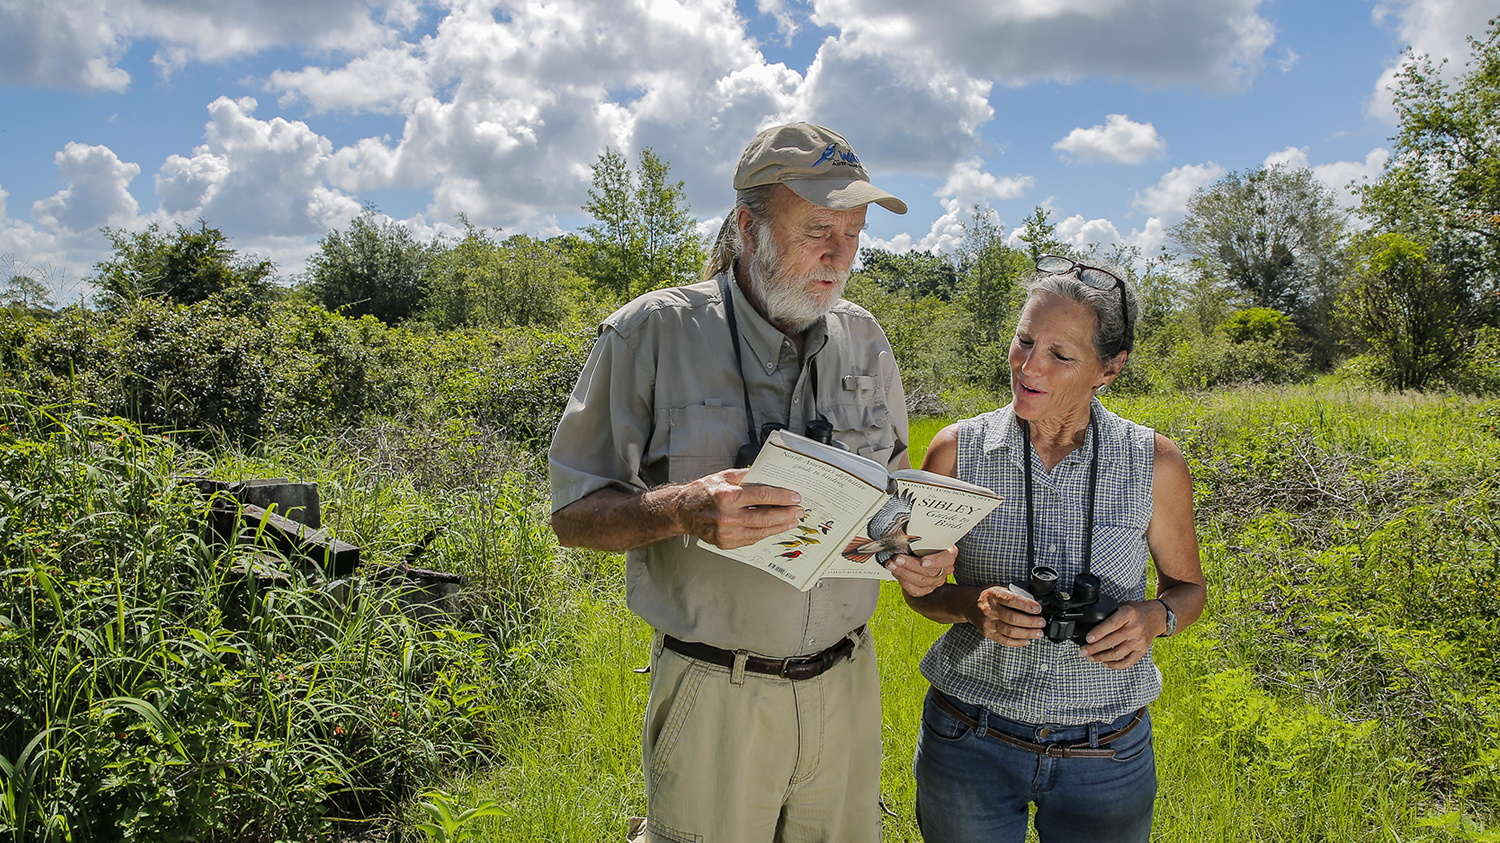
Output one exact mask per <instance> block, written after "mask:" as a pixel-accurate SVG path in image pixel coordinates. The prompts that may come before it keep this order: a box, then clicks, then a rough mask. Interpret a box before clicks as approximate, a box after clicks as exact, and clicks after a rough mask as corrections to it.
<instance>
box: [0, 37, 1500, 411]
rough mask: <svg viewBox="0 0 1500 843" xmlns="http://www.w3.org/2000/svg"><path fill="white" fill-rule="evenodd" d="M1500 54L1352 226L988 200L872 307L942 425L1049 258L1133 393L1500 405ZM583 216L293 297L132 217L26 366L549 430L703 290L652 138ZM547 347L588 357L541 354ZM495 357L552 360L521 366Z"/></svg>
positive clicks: (991, 388)
mask: <svg viewBox="0 0 1500 843" xmlns="http://www.w3.org/2000/svg"><path fill="white" fill-rule="evenodd" d="M1497 39H1500V27H1497V25H1496V23H1495V22H1493V21H1492V22H1491V24H1490V27H1489V29H1488V30H1487V32H1486V34H1485V35H1484V37H1483V38H1471V39H1470V42H1471V47H1472V58H1471V60H1470V62H1469V63H1468V65H1467V67H1466V69H1465V71H1464V72H1462V73H1461V74H1458V75H1457V76H1456V78H1455V79H1454V80H1453V81H1452V82H1445V81H1444V80H1443V78H1442V76H1441V74H1440V72H1439V71H1440V68H1439V67H1437V66H1435V65H1433V63H1431V62H1430V61H1428V60H1425V59H1417V58H1415V57H1412V60H1411V61H1409V62H1408V63H1407V64H1406V66H1405V69H1404V70H1403V72H1402V74H1401V75H1400V76H1399V77H1398V79H1397V83H1396V86H1395V89H1394V92H1393V93H1394V99H1395V103H1396V109H1397V113H1398V115H1399V116H1400V125H1399V129H1398V132H1397V135H1396V136H1395V138H1393V145H1394V151H1393V154H1392V157H1391V159H1390V161H1389V163H1388V165H1387V167H1386V169H1385V171H1384V172H1383V173H1382V174H1381V176H1380V177H1379V178H1378V179H1376V180H1374V181H1373V182H1372V183H1370V184H1368V185H1364V186H1361V187H1359V188H1358V195H1359V199H1360V204H1359V206H1358V208H1357V209H1356V210H1355V213H1354V214H1353V215H1351V214H1349V213H1348V212H1346V211H1344V210H1343V209H1341V208H1340V206H1339V204H1338V202H1337V200H1336V197H1335V195H1334V193H1333V191H1332V190H1331V189H1330V188H1329V187H1328V186H1327V185H1324V184H1323V183H1321V182H1320V181H1319V180H1318V179H1317V178H1316V177H1315V176H1314V175H1313V173H1312V172H1311V171H1309V170H1307V169H1298V168H1291V167H1286V166H1267V167H1261V168H1256V169H1251V170H1247V171H1242V172H1232V173H1229V174H1227V175H1225V176H1223V177H1222V178H1220V179H1218V180H1217V181H1216V182H1214V183H1213V184H1211V185H1209V186H1207V187H1205V188H1203V189H1201V190H1199V191H1198V192H1197V193H1196V194H1195V195H1194V196H1193V197H1192V199H1191V200H1190V202H1189V203H1188V207H1187V212H1186V215H1185V217H1184V219H1183V220H1182V222H1181V223H1179V224H1178V225H1176V226H1175V227H1173V228H1172V229H1171V230H1170V232H1169V235H1170V236H1169V247H1168V248H1167V249H1164V250H1163V251H1162V252H1161V253H1160V254H1157V255H1150V256H1146V255H1141V254H1140V253H1139V252H1137V251H1136V250H1134V249H1130V248H1123V247H1116V248H1113V249H1105V250H1101V249H1097V248H1096V249H1093V250H1092V251H1089V252H1086V253H1085V252H1080V251H1079V250H1077V249H1074V248H1073V247H1071V246H1070V245H1068V244H1066V243H1063V242H1060V241H1059V239H1058V237H1057V232H1056V229H1055V226H1054V224H1053V222H1052V220H1051V218H1050V215H1049V213H1048V212H1047V211H1046V210H1044V209H1042V208H1037V209H1035V210H1034V211H1033V212H1032V213H1031V214H1030V215H1029V216H1027V217H1026V218H1025V219H1024V220H1023V221H1022V222H1021V225H1020V226H1019V228H1018V230H1017V231H1016V232H1014V234H1013V236H1011V235H1009V234H1008V233H1007V232H1006V230H1005V229H1004V227H1003V226H1002V225H1001V224H1000V223H999V221H998V219H997V218H996V215H995V214H994V212H993V211H992V210H991V209H989V208H986V207H982V206H975V207H974V208H972V209H971V211H970V213H969V214H968V215H967V218H966V220H965V222H964V228H965V236H964V238H963V240H962V243H961V245H960V246H959V247H958V248H957V250H955V251H954V252H953V253H951V254H936V253H932V252H923V251H909V252H906V253H894V252H889V251H884V250H880V249H864V250H863V251H862V252H861V260H860V264H859V267H860V268H859V269H858V270H857V271H856V272H855V274H854V277H853V278H852V279H851V282H850V285H849V288H848V291H847V293H846V295H847V297H848V298H850V299H851V300H853V301H855V302H857V303H859V304H862V305H864V306H865V307H867V308H869V309H870V310H871V311H872V312H874V313H875V315H876V316H877V318H879V319H880V321H881V324H882V325H884V327H885V329H886V331H887V333H888V334H889V336H890V338H891V341H892V345H893V346H894V348H895V350H896V354H897V358H898V361H899V362H900V364H901V366H902V369H903V372H904V374H905V379H906V382H907V387H908V392H909V394H910V400H911V402H912V405H913V406H912V409H913V410H914V411H917V412H933V413H941V412H944V411H945V410H946V409H948V408H950V407H951V406H953V405H954V403H955V401H958V400H960V399H961V397H962V395H964V394H976V393H977V394H985V395H989V396H995V395H997V394H1000V395H1003V393H1004V391H1005V390H1006V389H1007V388H1008V384H1009V376H1008V367H1007V363H1006V350H1007V347H1008V344H1009V340H1010V331H1011V328H1012V326H1013V325H1014V319H1015V315H1016V311H1017V309H1018V307H1019V305H1020V303H1021V301H1020V300H1021V297H1022V296H1023V285H1024V282H1025V280H1026V279H1027V277H1028V276H1029V274H1030V272H1031V270H1032V267H1033V266H1034V264H1035V260H1036V259H1037V257H1039V256H1040V255H1042V254H1048V253H1058V254H1064V255H1071V256H1074V257H1084V256H1088V257H1093V258H1096V259H1101V260H1105V261H1107V262H1109V263H1112V264H1113V265H1115V266H1116V268H1117V269H1118V271H1120V272H1122V273H1124V274H1127V275H1129V276H1130V277H1131V278H1132V280H1133V281H1134V282H1135V283H1136V285H1137V288H1138V290H1139V291H1140V294H1141V314H1140V323H1139V330H1138V343H1137V353H1136V355H1135V360H1134V362H1133V364H1132V366H1130V367H1129V368H1127V370H1126V375H1125V376H1124V377H1122V378H1121V379H1120V381H1118V382H1117V383H1116V386H1115V388H1117V389H1121V390H1135V391H1154V390H1181V389H1189V390H1191V389H1205V388H1213V387H1216V386H1220V385H1225V384H1233V383H1243V382H1286V381H1295V380H1299V379H1305V378H1308V377H1311V376H1313V375H1315V374H1317V373H1320V372H1329V371H1338V372H1339V373H1342V374H1344V375H1347V376H1349V377H1352V378H1355V379H1358V380H1360V381H1361V382H1368V383H1371V384H1374V385H1379V386H1385V387H1390V388H1396V389H1427V388H1455V389H1460V390H1465V391H1470V392H1496V391H1500V140H1497V138H1500V108H1496V107H1495V106H1496V105H1497V103H1500V40H1497ZM582 210H583V211H584V212H585V213H586V214H588V216H589V218H590V220H591V221H590V222H589V223H588V224H587V225H585V226H583V227H582V228H581V229H580V231H579V232H578V233H577V234H563V235H560V236H556V237H551V238H545V239H543V238H537V237H532V236H529V235H525V234H516V235H509V236H507V235H506V234H505V232H503V231H500V230H498V229H491V228H484V227H480V226H476V225H474V224H472V223H470V222H469V220H467V219H466V218H463V217H460V218H459V222H460V224H461V226H462V234H461V235H459V236H451V237H438V238H435V239H432V240H429V241H425V242H424V241H422V240H420V239H418V238H417V237H415V236H414V235H413V234H412V232H411V230H410V229H408V228H407V227H406V226H404V225H402V224H400V223H397V222H394V221H391V220H389V219H387V218H384V217H382V216H381V215H380V214H379V213H378V212H377V211H376V209H374V208H373V207H367V208H366V209H365V210H364V211H363V212H362V213H361V214H359V215H358V216H357V217H355V218H354V220H352V221H351V222H350V223H349V225H348V226H347V227H345V228H343V229H340V230H334V231H331V232H329V233H328V234H327V235H326V236H325V237H323V238H322V239H321V240H320V241H319V243H318V247H317V250H316V251H315V253H314V254H313V255H312V256H311V258H310V259H309V260H308V262H307V268H306V271H305V273H303V274H302V275H301V276H300V277H298V278H295V279H292V283H291V284H289V285H288V284H285V283H278V279H277V278H276V268H275V267H274V265H272V263H271V262H269V261H266V260H263V259H260V258H257V257H254V256H250V255H244V254H241V253H239V252H238V251H236V250H235V249H234V248H233V246H232V244H231V243H230V242H229V239H228V238H227V237H226V236H225V235H224V234H223V233H222V232H221V231H219V230H218V229H216V228H214V227H212V226H211V225H210V224H208V223H207V222H204V221H199V222H198V223H197V224H196V225H195V226H192V227H184V226H176V227H175V228H174V229H172V230H164V229H162V228H159V227H157V226H151V227H148V228H147V229H145V230H143V231H137V232H128V231H124V230H121V229H109V228H107V229H105V234H106V235H107V236H108V238H109V240H110V242H111V245H112V246H113V250H112V254H111V256H110V257H109V258H107V259H106V260H104V261H101V262H100V263H99V264H97V265H96V267H95V274H94V277H93V279H92V280H93V282H94V284H95V285H96V287H97V288H98V291H99V292H98V295H97V297H96V298H95V300H94V302H93V305H92V306H91V307H88V308H84V307H81V306H73V307H69V308H63V309H61V310H58V309H55V308H53V307H52V306H51V303H50V302H48V301H47V300H46V297H45V285H44V284H42V283H41V282H40V281H39V280H38V278H36V277H35V274H34V273H28V272H26V271H24V267H22V266H21V265H20V264H18V263H17V262H16V261H15V260H14V259H13V258H11V259H10V260H9V262H8V264H7V266H8V267H9V269H10V270H11V271H8V272H4V273H3V274H0V277H5V276H9V279H8V281H6V282H4V283H0V303H3V304H4V307H3V308H0V363H3V373H4V379H5V382H6V383H7V384H9V385H12V386H16V387H20V388H26V389H31V390H33V391H39V392H41V393H44V394H50V393H53V392H57V391H59V390H62V391H65V392H67V393H68V394H70V395H74V396H80V397H89V398H90V399H91V400H98V401H100V402H101V403H102V404H103V405H104V406H106V407H110V408H114V410H116V411H118V412H120V413H121V414H123V415H127V416H129V417H132V418H137V419H141V420H150V421H156V422H159V423H168V422H169V421H173V423H178V424H203V425H206V426H208V427H214V428H217V429H221V430H224V429H228V430H231V431H236V432H237V433H238V435H244V436H249V437H251V438H254V437H256V436H260V435H264V434H265V433H266V432H269V431H277V430H286V429H289V427H296V426H298V425H307V424H312V423H314V420H316V419H323V420H325V421H326V420H337V421H338V422H340V423H348V422H352V421H356V420H357V419H358V418H360V417H361V414H365V413H376V414H382V415H389V414H393V413H394V414H401V413H403V412H406V413H411V412H414V411H413V410H412V408H413V407H416V406H425V407H429V408H431V407H433V406H436V405H435V404H434V402H437V404H438V405H441V402H442V401H443V400H448V399H452V400H454V401H456V402H457V404H454V405H442V406H444V412H451V411H454V410H455V408H461V409H463V412H466V413H470V414H472V415H475V417H483V418H486V419H489V420H492V421H493V420H500V421H501V422H502V423H503V424H504V425H506V426H508V427H509V428H511V429H513V430H518V431H519V430H523V429H524V430H525V431H526V436H528V437H530V436H538V435H543V431H542V429H541V428H539V427H538V425H544V424H545V420H546V418H548V417H549V416H550V411H544V409H545V406H544V405H546V404H547V402H548V401H552V400H560V397H559V395H558V392H559V390H565V389H566V385H567V383H569V382H570V380H571V375H572V374H573V373H575V372H576V366H577V365H578V364H579V362H580V359H581V358H580V357H579V353H580V349H582V348H585V347H586V344H587V339H588V337H590V336H591V335H592V332H593V329H594V327H595V326H596V325H597V324H598V322H599V320H600V319H601V318H602V317H603V316H605V315H606V314H608V313H609V312H610V311H611V310H613V309H614V308H615V307H617V306H618V305H620V304H622V303H623V302H625V301H627V300H628V299H629V298H631V297H633V296H635V295H638V294H640V293H642V292H645V291H647V290H652V289H658V288H662V287H667V286H671V285H675V284H683V283H690V282H692V281H694V280H696V279H697V278H698V277H699V275H700V273H701V269H702V266H703V262H704V256H705V248H706V245H707V244H706V243H705V242H704V240H703V238H702V237H700V236H699V234H698V233H697V226H696V223H695V221H694V218H693V216H692V214H691V209H690V208H689V206H688V203H687V201H686V199H685V195H684V191H683V183H682V182H681V181H677V180H673V179H672V177H671V173H670V166H669V164H668V162H667V161H665V160H664V159H662V158H661V157H660V156H658V155H657V154H656V153H655V152H654V151H653V150H651V149H649V148H648V149H645V150H642V151H641V152H640V154H639V156H638V157H637V160H636V163H635V166H634V167H632V166H631V163H630V161H629V160H628V159H627V157H626V156H625V155H624V154H623V153H621V152H619V151H617V150H614V149H606V150H605V151H604V153H603V154H601V155H600V156H599V158H598V160H597V161H596V162H595V164H594V166H593V178H592V184H591V187H590V189H589V191H588V196H587V201H586V202H585V203H584V204H583V206H582ZM5 268H6V266H0V270H3V269H5ZM549 348H550V349H569V350H570V351H568V353H565V354H561V355H560V356H559V357H558V358H557V360H556V361H550V360H546V359H542V358H543V357H545V355H542V354H541V353H540V351H539V349H549ZM459 350H465V351H464V353H472V354H474V355H476V356H475V357H474V358H471V359H464V358H463V356H462V354H461V353H459ZM424 360H425V362H423V361H424ZM495 360H504V361H509V363H510V364H519V363H520V361H523V360H525V361H531V362H529V363H527V364H526V365H527V367H528V368H527V371H526V372H525V373H520V372H516V371H502V370H499V369H496V368H495V367H494V365H493V362H494V361H495ZM433 361H442V362H441V363H440V364H439V363H435V362H433ZM189 364H191V365H189ZM424 367H425V368H424ZM523 374H524V376H523ZM443 378H448V379H450V380H451V383H446V384H445V383H444V382H443V380H442V379H443ZM507 379H510V381H511V382H507ZM340 380H343V381H348V382H349V383H345V384H344V385H339V383H338V382H339V381H340ZM459 393H463V397H462V398H461V399H459V398H457V397H455V396H457V395H458V394H459ZM563 394H565V392H563ZM403 395H404V396H407V397H406V398H404V399H399V400H398V397H399V396H403ZM501 395H506V396H510V397H511V398H513V399H519V398H522V397H527V400H525V401H523V402H522V403H523V405H524V406H526V407H530V408H531V409H532V410H535V411H537V412H538V413H539V416H538V418H537V419H534V420H532V421H531V422H525V421H523V420H522V419H520V418H519V417H518V416H517V415H515V413H513V412H506V411H504V410H503V408H501V407H500V404H499V403H497V402H498V401H499V398H498V396H501ZM955 395H957V396H959V398H955ZM538 396H547V397H538ZM403 402H404V403H403ZM174 408H175V409H174ZM246 408H258V409H253V410H252V409H246ZM403 408H404V409H403ZM480 408H487V409H483V410H481V409H480ZM247 414H248V415H247Z"/></svg>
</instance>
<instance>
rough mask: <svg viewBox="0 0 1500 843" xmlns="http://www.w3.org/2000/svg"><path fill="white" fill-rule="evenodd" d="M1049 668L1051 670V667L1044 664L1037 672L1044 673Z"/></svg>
mask: <svg viewBox="0 0 1500 843" xmlns="http://www.w3.org/2000/svg"><path fill="white" fill-rule="evenodd" d="M1050 668H1051V665H1046V664H1044V665H1042V666H1041V667H1039V668H1037V670H1040V671H1041V672H1043V673H1046V672H1047V671H1048V670H1049V669H1050Z"/></svg>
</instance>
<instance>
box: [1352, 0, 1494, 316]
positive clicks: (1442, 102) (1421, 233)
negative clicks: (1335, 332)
mask: <svg viewBox="0 0 1500 843" xmlns="http://www.w3.org/2000/svg"><path fill="white" fill-rule="evenodd" d="M1469 45H1470V50H1471V57H1470V59H1469V61H1468V63H1467V64H1466V65H1465V66H1466V67H1467V70H1466V71H1465V72H1464V73H1463V74H1462V75H1460V76H1459V78H1458V79H1457V81H1456V84H1454V85H1452V86H1450V85H1449V84H1448V83H1447V82H1445V81H1444V80H1443V77H1442V74H1441V72H1440V71H1441V66H1440V65H1434V64H1433V63H1432V60H1431V59H1430V58H1429V57H1427V56H1423V57H1422V58H1421V59H1420V60H1418V59H1416V58H1415V57H1413V56H1412V55H1411V54H1410V53H1408V61H1407V62H1406V63H1405V66H1404V67H1403V68H1402V70H1401V73H1400V74H1399V75H1398V77H1397V82H1396V88H1395V90H1394V91H1393V92H1392V93H1393V95H1394V99H1395V106H1396V115H1397V119H1398V120H1399V122H1400V129H1399V131H1398V133H1397V135H1396V137H1395V138H1393V139H1392V140H1393V141H1394V142H1395V144H1394V146H1395V149H1394V152H1393V154H1392V156H1391V159H1390V161H1389V162H1388V163H1387V165H1386V169H1385V172H1384V173H1383V174H1381V176H1380V178H1379V179H1378V180H1377V181H1376V182H1375V183H1374V184H1371V185H1368V186H1366V187H1364V188H1362V190H1361V194H1362V199H1363V201H1362V203H1361V205H1360V214H1362V215H1363V216H1365V217H1366V218H1368V219H1370V220H1372V221H1373V222H1374V223H1375V225H1376V227H1377V229H1379V230H1384V231H1399V232H1402V233H1404V234H1406V235H1407V236H1408V237H1410V238H1412V239H1413V240H1415V241H1418V242H1425V243H1428V244H1430V247H1429V248H1430V250H1431V251H1432V255H1431V258H1432V259H1433V260H1434V261H1435V262H1437V263H1439V264H1441V265H1443V266H1446V267H1448V271H1449V272H1453V273H1456V274H1457V276H1458V277H1459V278H1460V279H1462V280H1463V281H1464V282H1465V283H1466V285H1467V286H1468V288H1469V289H1470V290H1471V291H1472V292H1473V293H1474V294H1475V300H1476V302H1477V303H1480V304H1481V305H1482V309H1483V312H1482V313H1480V314H1479V316H1480V317H1481V318H1483V319H1485V320H1486V321H1489V322H1491V323H1492V324H1494V323H1500V18H1496V19H1492V20H1490V22H1489V28H1488V30H1487V31H1486V33H1485V35H1484V37H1483V39H1482V40H1481V39H1477V38H1473V37H1470V38H1469Z"/></svg>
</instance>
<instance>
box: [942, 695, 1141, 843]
mask: <svg viewBox="0 0 1500 843" xmlns="http://www.w3.org/2000/svg"><path fill="white" fill-rule="evenodd" d="M934 693H936V691H933V690H929V691H928V692H927V702H926V704H925V705H924V706H923V709H922V729H921V732H920V734H918V736H917V757H916V760H915V761H914V762H913V771H914V772H915V773H916V778H917V824H918V825H919V826H920V827H921V829H922V839H923V840H925V841H926V843H1022V841H1023V840H1025V839H1026V820H1027V815H1028V808H1027V806H1028V805H1029V804H1031V803H1033V802H1034V803H1036V830H1037V833H1038V834H1039V835H1040V837H1041V839H1042V843H1074V841H1077V843H1085V841H1087V843H1107V842H1108V843H1113V841H1120V843H1125V841H1139V843H1145V841H1147V840H1149V839H1150V837H1151V809H1152V806H1153V804H1154V803H1155V801H1156V755H1155V754H1154V753H1153V752H1152V750H1151V716H1150V714H1149V713H1148V714H1147V715H1146V717H1145V719H1144V720H1142V722H1141V724H1140V725H1139V726H1137V727H1136V728H1135V730H1134V731H1132V732H1131V733H1130V734H1128V735H1126V736H1125V737H1123V738H1120V739H1119V740H1117V741H1115V742H1114V743H1111V744H1109V747H1110V748H1112V749H1114V750H1115V757H1114V758H1049V757H1047V756H1043V755H1038V754H1036V753H1034V752H1031V751H1030V750H1026V749H1022V748H1021V747H1017V746H1011V745H1010V744H1006V743H1001V742H1000V741H997V740H995V739H994V738H992V737H988V736H987V735H986V733H987V732H989V731H995V730H998V731H1001V732H1004V733H1006V734H1008V735H1012V736H1014V737H1018V738H1021V739H1022V740H1026V741H1031V742H1033V743H1053V742H1059V743H1078V742H1081V741H1097V740H1098V737H1099V735H1107V734H1109V733H1110V732H1113V731H1115V730H1116V729H1119V728H1122V727H1124V726H1125V725H1126V724H1127V723H1129V722H1130V719H1131V717H1133V716H1134V714H1133V713H1132V714H1127V715H1125V716H1124V717H1122V718H1121V719H1120V720H1118V721H1116V722H1115V723H1103V724H1095V725H1093V726H1062V727H1052V728H1050V729H1046V728H1044V727H1042V726H1033V725H1030V724H1026V723H1018V722H1016V721H1014V720H1007V719H1005V718H1003V717H1000V716H998V715H995V714H991V713H989V712H988V711H986V710H984V709H982V708H976V707H974V706H971V705H969V704H968V703H965V702H963V701H961V700H957V699H954V698H952V697H948V700H949V701H950V702H952V703H953V705H954V706H955V707H957V708H958V709H959V710H960V711H962V712H963V713H964V714H966V715H968V716H969V717H971V718H973V719H974V720H976V721H978V723H979V728H978V729H973V728H970V727H968V726H966V725H964V724H963V723H962V722H960V721H959V720H958V719H956V718H954V717H953V716H952V715H950V714H948V713H947V712H946V711H943V710H942V709H941V708H939V707H938V704H937V701H936V699H935V698H934V697H933V694H934Z"/></svg>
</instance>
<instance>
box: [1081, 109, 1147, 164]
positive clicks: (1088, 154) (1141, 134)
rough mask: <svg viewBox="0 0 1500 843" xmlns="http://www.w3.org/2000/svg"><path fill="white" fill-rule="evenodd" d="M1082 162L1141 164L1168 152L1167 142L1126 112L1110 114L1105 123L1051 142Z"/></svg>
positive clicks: (1145, 124)
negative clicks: (1126, 114)
mask: <svg viewBox="0 0 1500 843" xmlns="http://www.w3.org/2000/svg"><path fill="white" fill-rule="evenodd" d="M1052 148H1053V149H1057V150H1061V151H1062V152H1066V153H1068V154H1069V155H1071V156H1073V157H1074V158H1077V159H1078V160H1080V161H1089V162H1096V163H1097V162H1104V163H1110V164H1139V163H1141V162H1142V161H1145V160H1146V159H1147V158H1153V157H1159V156H1161V155H1163V154H1165V153H1166V151H1167V143H1166V141H1164V140H1162V139H1161V135H1158V134H1157V133H1156V127H1155V126H1153V125H1151V124H1150V123H1136V122H1134V121H1132V120H1131V119H1130V118H1129V117H1126V116H1125V115H1123V114H1111V115H1109V117H1107V118H1106V119H1105V121H1104V124H1103V125H1100V126H1094V127H1093V128H1090V129H1082V128H1080V129H1074V130H1073V131H1071V132H1069V133H1068V136H1067V137H1065V138H1063V139H1062V140H1060V141H1058V142H1057V143H1054V144H1052Z"/></svg>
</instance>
